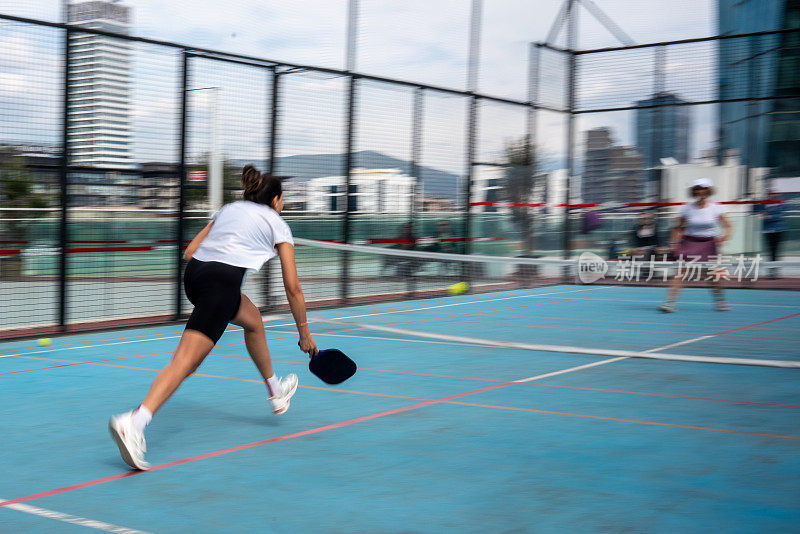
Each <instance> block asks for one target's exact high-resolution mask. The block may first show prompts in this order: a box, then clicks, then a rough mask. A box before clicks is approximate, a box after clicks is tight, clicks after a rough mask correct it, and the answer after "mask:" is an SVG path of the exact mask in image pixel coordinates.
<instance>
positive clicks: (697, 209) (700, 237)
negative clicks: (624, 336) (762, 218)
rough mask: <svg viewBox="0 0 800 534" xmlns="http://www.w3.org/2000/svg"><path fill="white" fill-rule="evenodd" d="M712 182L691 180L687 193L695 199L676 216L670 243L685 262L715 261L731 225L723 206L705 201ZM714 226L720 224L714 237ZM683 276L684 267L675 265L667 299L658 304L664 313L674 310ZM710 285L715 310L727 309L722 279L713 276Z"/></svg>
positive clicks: (710, 193) (711, 191)
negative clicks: (674, 272)
mask: <svg viewBox="0 0 800 534" xmlns="http://www.w3.org/2000/svg"><path fill="white" fill-rule="evenodd" d="M713 185H714V184H713V183H712V182H711V180H709V179H708V178H699V179H697V180H695V181H694V182H693V183H692V187H691V189H690V190H689V192H690V194H691V196H692V197H693V198H694V199H695V201H694V202H692V203H690V204H687V205H686V206H684V208H683V210H681V214H680V217H678V223H677V224H676V225H675V228H673V230H672V237H671V239H670V244H671V245H672V248H673V253H674V254H675V256H677V257H678V258H679V259H681V260H683V261H684V262H689V261H697V262H706V261H714V260H715V259H716V257H717V256H718V255H719V252H718V250H719V247H720V246H721V245H722V244H723V243H724V242H725V241H727V239H728V237H729V236H730V234H731V224H730V223H729V222H728V219H727V218H726V217H725V212H724V211H723V209H722V206H720V205H719V204H717V203H716V202H709V201H708V198H709V197H710V196H711V195H712V193H713V189H712V187H713ZM717 225H719V226H722V230H723V233H722V235H721V236H717ZM683 276H684V274H683V270H682V269H681V268H678V272H677V273H676V275H675V278H673V279H672V283H671V284H670V288H669V292H668V293H667V300H666V301H664V304H662V305H661V308H660V309H661V311H663V312H667V313H671V312H674V311H675V301H676V300H677V299H678V293H680V290H681V287H682V285H683ZM713 284H714V285H713V289H712V292H713V295H714V302H715V309H716V310H718V311H726V310H728V309H729V308H728V305H727V304H726V303H725V294H724V293H723V290H722V279H721V278H719V279H717V277H716V276H715V277H714V279H713Z"/></svg>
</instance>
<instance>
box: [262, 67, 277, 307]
mask: <svg viewBox="0 0 800 534" xmlns="http://www.w3.org/2000/svg"><path fill="white" fill-rule="evenodd" d="M269 72H270V76H271V80H270V81H271V83H272V85H271V89H270V95H269V109H270V117H269V151H268V153H267V161H268V163H267V172H268V173H269V174H272V175H274V174H275V172H276V171H275V154H276V152H277V142H278V99H279V98H280V97H279V95H278V90H279V86H280V73H279V72H278V69H277V67H274V66H273V67H270V69H269ZM271 265H272V264H271V263H269V262H267V264H266V265H265V266H264V274H263V275H262V276H261V292H262V297H263V302H264V306H263V308H264V309H265V310H269V309H272V268H271Z"/></svg>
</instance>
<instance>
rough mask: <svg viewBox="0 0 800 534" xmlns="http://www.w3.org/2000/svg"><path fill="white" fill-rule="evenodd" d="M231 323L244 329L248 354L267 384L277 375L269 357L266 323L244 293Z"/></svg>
mask: <svg viewBox="0 0 800 534" xmlns="http://www.w3.org/2000/svg"><path fill="white" fill-rule="evenodd" d="M231 322H232V323H233V324H235V325H237V326H241V327H242V328H243V329H244V344H245V346H246V347H247V352H248V353H249V354H250V357H251V358H252V359H253V363H255V364H256V368H258V372H259V373H261V377H262V378H263V379H264V382H267V381H268V380H269V379H270V378H271V377H272V376H274V375H275V371H274V370H273V369H272V360H271V359H270V357H269V348H267V337H266V335H265V334H264V322H263V321H262V319H261V312H260V311H258V308H257V307H256V305H255V304H253V302H252V301H251V300H250V299H249V298H247V295H245V294H244V293H243V294H242V302H241V304H239V311H238V313H237V314H236V317H234V318H233V320H232V321H231Z"/></svg>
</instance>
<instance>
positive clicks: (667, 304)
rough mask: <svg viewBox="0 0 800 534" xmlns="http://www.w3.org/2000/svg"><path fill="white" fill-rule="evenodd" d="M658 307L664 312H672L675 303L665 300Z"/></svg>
mask: <svg viewBox="0 0 800 534" xmlns="http://www.w3.org/2000/svg"><path fill="white" fill-rule="evenodd" d="M658 309H659V310H661V311H662V312H664V313H674V312H675V305H674V304H673V303H672V302H665V303H664V304H662V305H661V306H660V307H659V308H658Z"/></svg>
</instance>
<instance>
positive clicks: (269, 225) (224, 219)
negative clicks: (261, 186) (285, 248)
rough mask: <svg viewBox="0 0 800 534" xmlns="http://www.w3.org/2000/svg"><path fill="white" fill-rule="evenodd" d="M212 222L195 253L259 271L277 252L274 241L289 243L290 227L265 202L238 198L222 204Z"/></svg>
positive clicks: (212, 259) (202, 259) (207, 259)
mask: <svg viewBox="0 0 800 534" xmlns="http://www.w3.org/2000/svg"><path fill="white" fill-rule="evenodd" d="M212 219H213V220H214V226H212V227H211V231H210V232H209V233H208V235H207V236H206V238H205V239H204V240H203V242H202V243H200V247H199V248H198V249H197V251H196V252H195V253H194V257H195V258H197V259H198V260H200V261H218V262H221V263H227V264H228V265H234V266H236V267H245V268H247V270H248V271H252V272H255V271H258V270H259V269H261V267H262V266H263V265H264V263H265V262H266V261H267V260H269V259H270V258H274V257H275V255H276V254H277V251H276V250H275V245H277V244H278V243H291V244H292V245H294V240H293V239H292V231H291V230H290V229H289V225H288V224H286V221H284V220H283V219H281V216H280V215H278V213H277V212H276V211H275V210H273V209H272V208H270V207H269V206H265V205H264V204H257V203H255V202H250V201H247V200H239V201H237V202H232V203H230V204H226V205H224V206H222V207H221V208H220V209H219V211H217V213H215V214H214V216H213V217H212Z"/></svg>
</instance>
